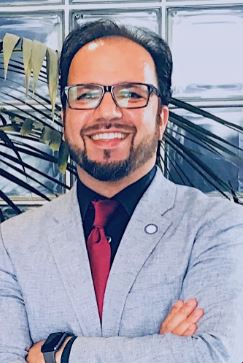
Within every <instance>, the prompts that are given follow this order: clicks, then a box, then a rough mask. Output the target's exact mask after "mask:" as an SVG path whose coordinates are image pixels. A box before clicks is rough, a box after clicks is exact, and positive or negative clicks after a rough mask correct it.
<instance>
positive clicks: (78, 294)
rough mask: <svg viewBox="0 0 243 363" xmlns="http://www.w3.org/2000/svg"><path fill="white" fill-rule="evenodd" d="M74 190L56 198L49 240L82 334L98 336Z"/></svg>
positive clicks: (96, 315) (84, 245)
mask: <svg viewBox="0 0 243 363" xmlns="http://www.w3.org/2000/svg"><path fill="white" fill-rule="evenodd" d="M76 192H77V190H76V186H75V187H74V188H73V189H72V190H71V192H69V193H67V194H66V195H65V196H63V197H60V202H59V201H57V208H56V210H55V212H56V213H55V217H53V218H54V223H55V224H53V223H52V224H51V231H50V236H51V237H50V239H49V242H50V247H51V250H52V254H53V256H54V259H55V262H56V265H57V267H58V270H59V272H60V276H61V278H62V280H63V284H64V287H65V289H66V292H67V294H68V296H69V298H70V302H71V305H72V307H73V309H74V311H75V313H76V316H77V319H78V321H79V324H80V327H81V332H82V334H83V335H84V336H100V335H101V326H100V320H99V315H98V310H97V304H96V298H95V293H94V288H93V281H92V276H91V272H90V266H89V260H88V255H87V249H86V244H85V239H84V233H83V227H82V223H81V216H80V211H79V205H78V201H77V197H76ZM58 199H59V198H58ZM61 199H62V200H61Z"/></svg>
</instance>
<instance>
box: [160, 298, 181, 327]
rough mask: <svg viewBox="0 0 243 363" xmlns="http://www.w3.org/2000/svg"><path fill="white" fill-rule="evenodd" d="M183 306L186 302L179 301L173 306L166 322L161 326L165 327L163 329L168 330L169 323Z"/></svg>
mask: <svg viewBox="0 0 243 363" xmlns="http://www.w3.org/2000/svg"><path fill="white" fill-rule="evenodd" d="M183 305H184V301H183V300H178V301H177V302H176V303H175V304H174V305H173V306H172V309H171V311H170V312H169V314H168V315H167V317H166V318H165V320H164V321H163V323H162V324H161V327H163V329H166V327H167V326H168V324H169V322H170V321H171V320H172V319H173V317H174V316H175V314H176V313H177V312H178V311H179V310H180V309H181V308H182V307H183ZM161 334H162V333H161Z"/></svg>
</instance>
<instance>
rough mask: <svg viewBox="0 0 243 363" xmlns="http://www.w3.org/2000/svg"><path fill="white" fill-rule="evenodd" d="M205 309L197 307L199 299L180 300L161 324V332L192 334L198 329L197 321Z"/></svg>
mask: <svg viewBox="0 0 243 363" xmlns="http://www.w3.org/2000/svg"><path fill="white" fill-rule="evenodd" d="M203 314H204V311H203V309H201V308H198V307H197V300H196V299H190V300H188V301H185V302H183V301H182V300H178V301H177V302H176V304H174V305H173V307H172V309H171V311H170V313H169V314H168V315H167V317H166V319H165V320H164V321H163V323H162V324H161V326H160V334H166V333H173V334H176V335H180V336H190V335H192V334H194V333H195V331H196V329H197V325H196V323H197V322H198V321H199V320H200V319H201V317H202V316H203Z"/></svg>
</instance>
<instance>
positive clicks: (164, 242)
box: [0, 171, 243, 363]
mask: <svg viewBox="0 0 243 363" xmlns="http://www.w3.org/2000/svg"><path fill="white" fill-rule="evenodd" d="M242 266H243V208H242V207H240V206H238V207H237V206H235V205H234V204H233V203H230V202H227V201H221V200H216V199H214V198H208V197H206V196H205V195H204V194H202V193H201V192H199V191H197V190H195V189H192V188H188V187H183V186H176V185H174V184H173V183H171V182H169V181H168V180H166V179H165V178H164V177H163V176H162V174H161V172H159V171H158V172H157V174H156V176H155V178H154V180H153V182H152V184H151V185H150V187H149V188H148V190H147V191H146V192H145V194H144V195H143V197H142V199H141V200H140V202H139V203H138V205H137V207H136V209H135V211H134V214H133V216H132V218H131V220H130V222H129V224H128V226H127V228H126V231H125V233H124V236H123V238H122V241H121V243H120V246H119V249H118V251H117V254H116V257H115V260H114V262H113V265H112V269H111V272H110V276H109V279H108V284H107V289H106V294H105V300H104V310H103V323H102V326H101V325H100V321H99V316H98V311H97V306H96V300H95V294H94V289H93V284H92V278H91V273H90V268H89V260H88V256H87V251H86V245H85V240H84V235H83V228H82V223H81V217H80V211H79V206H78V202H77V197H76V188H73V190H72V191H71V192H69V193H67V194H66V195H63V196H61V197H59V198H57V199H56V200H54V201H52V202H51V203H48V204H46V205H45V206H43V207H41V208H39V209H37V210H34V211H30V212H27V213H25V214H23V215H21V216H18V217H16V218H12V219H10V220H9V221H7V222H4V223H3V224H2V225H1V239H0V362H1V363H23V362H25V359H24V357H25V355H26V350H25V349H27V348H28V347H29V346H30V345H32V344H33V342H37V341H39V340H41V339H45V338H46V337H47V336H48V334H50V333H51V332H56V331H67V332H73V333H74V334H76V335H78V339H77V340H76V341H75V343H74V345H73V348H72V350H71V355H70V360H69V361H70V363H151V362H158V363H159V362H160V363H181V362H186V363H202V362H203V363H223V362H230V363H240V362H241V361H242V358H243V354H242V346H243V334H242V332H243V267H242ZM190 297H196V298H197V299H198V301H199V304H200V306H201V307H203V308H204V309H205V316H204V317H203V318H202V320H201V321H200V323H199V328H198V330H197V332H196V334H195V335H194V336H193V337H178V336H175V335H172V334H167V335H159V334H158V332H159V327H160V324H161V322H162V321H163V320H164V318H165V317H166V315H167V313H168V312H169V310H170V308H171V305H172V304H173V303H174V302H175V301H176V300H177V299H179V298H181V299H188V298H190Z"/></svg>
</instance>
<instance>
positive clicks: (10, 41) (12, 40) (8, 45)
mask: <svg viewBox="0 0 243 363" xmlns="http://www.w3.org/2000/svg"><path fill="white" fill-rule="evenodd" d="M19 39H20V38H19V37H18V36H17V35H14V34H9V33H6V34H5V35H4V37H3V64H4V78H5V79H6V78H7V72H8V64H9V61H10V58H11V55H12V53H13V50H14V48H15V47H16V45H17V43H18V41H19Z"/></svg>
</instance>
